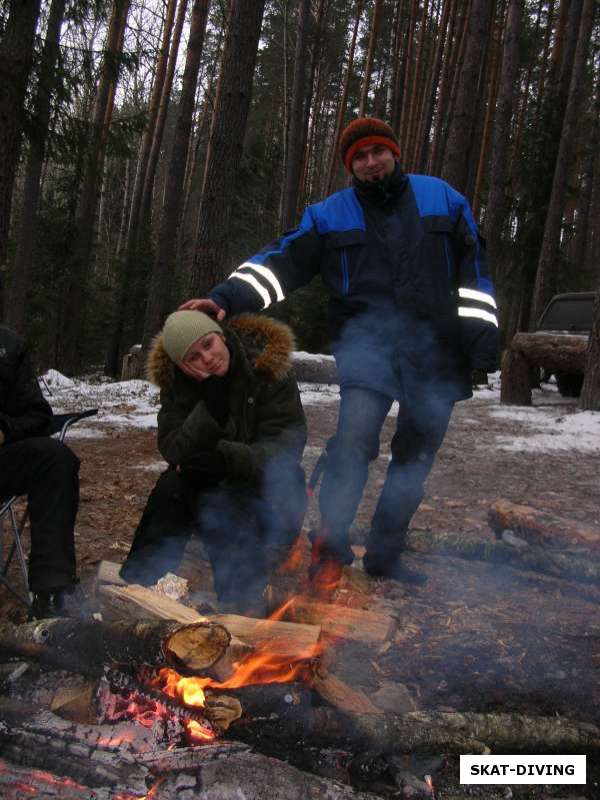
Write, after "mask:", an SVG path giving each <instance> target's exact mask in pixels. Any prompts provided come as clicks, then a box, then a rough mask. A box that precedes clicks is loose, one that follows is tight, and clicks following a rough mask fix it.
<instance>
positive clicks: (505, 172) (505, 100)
mask: <svg viewBox="0 0 600 800" xmlns="http://www.w3.org/2000/svg"><path fill="white" fill-rule="evenodd" d="M523 6H524V0H510V5H509V8H508V16H507V22H506V31H505V38H504V52H503V55H502V70H501V74H500V90H499V94H498V102H497V105H496V115H495V118H494V131H493V134H492V164H491V169H490V190H489V194H488V203H487V206H486V212H485V234H486V239H487V249H488V253H489V259H490V265H491V270H492V275H494V276H498V272H497V270H498V266H499V265H500V264H502V263H503V259H502V252H501V242H502V232H503V230H504V228H505V225H506V216H507V199H508V198H507V188H508V181H509V177H510V175H509V163H508V153H509V147H510V130H511V120H512V118H513V114H514V110H515V92H516V90H517V77H518V74H519V39H520V36H521V26H522V21H523ZM496 280H497V282H498V283H501V280H498V277H497V278H496Z"/></svg>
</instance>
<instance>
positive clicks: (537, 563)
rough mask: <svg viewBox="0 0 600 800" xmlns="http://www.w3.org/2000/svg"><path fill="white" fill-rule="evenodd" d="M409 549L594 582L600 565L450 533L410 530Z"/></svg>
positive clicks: (599, 576) (565, 554)
mask: <svg viewBox="0 0 600 800" xmlns="http://www.w3.org/2000/svg"><path fill="white" fill-rule="evenodd" d="M408 546H409V548H410V549H411V550H415V551H416V552H419V553H438V554H447V555H452V556H458V557H459V558H467V559H475V560H479V561H492V562H497V563H501V564H508V565H509V566H512V567H516V568H517V569H524V570H532V571H534V572H544V573H546V574H548V575H553V576H554V577H555V578H564V579H565V580H577V581H585V582H589V583H597V582H599V581H600V564H594V563H593V562H591V561H590V560H589V558H584V557H581V556H580V557H578V556H576V555H573V554H572V553H569V552H560V551H550V550H546V549H542V548H540V547H532V546H525V547H516V546H515V545H514V544H509V543H508V542H505V541H495V542H494V541H490V540H489V539H482V538H474V537H473V536H468V535H467V536H464V535H461V534H452V533H433V532H432V531H411V532H410V533H409V535H408Z"/></svg>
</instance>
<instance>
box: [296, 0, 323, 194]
mask: <svg viewBox="0 0 600 800" xmlns="http://www.w3.org/2000/svg"><path fill="white" fill-rule="evenodd" d="M324 15H325V0H319V4H318V6H317V14H316V20H315V31H314V41H313V48H312V55H311V59H310V71H309V75H308V81H307V84H306V96H305V98H304V115H303V118H302V145H301V147H300V150H301V152H302V172H301V179H300V186H301V194H302V197H301V198H300V200H301V203H300V205H304V204H305V202H306V196H307V193H306V178H307V173H308V147H307V145H308V129H309V125H310V111H311V106H312V102H313V96H314V91H315V76H316V74H317V66H318V63H319V58H320V55H321V45H322V38H323V17H324Z"/></svg>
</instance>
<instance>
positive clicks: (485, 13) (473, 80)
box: [442, 0, 493, 192]
mask: <svg viewBox="0 0 600 800" xmlns="http://www.w3.org/2000/svg"><path fill="white" fill-rule="evenodd" d="M492 6H493V0H473V7H472V9H471V14H470V15H469V21H468V31H467V42H466V50H465V60H464V63H463V66H462V70H461V73H460V79H459V82H458V87H457V94H456V102H455V105H454V109H453V113H452V119H451V121H450V125H449V130H448V141H447V143H446V147H445V149H444V161H443V165H442V176H443V178H444V179H445V180H447V181H448V183H450V184H451V185H452V186H453V187H454V188H455V189H457V190H458V191H459V192H464V191H465V189H466V186H467V180H468V175H469V160H470V159H471V158H473V153H472V152H471V148H470V147H469V142H471V140H472V134H473V129H474V125H475V119H476V115H477V111H478V109H477V108H476V105H475V104H474V103H473V97H476V96H477V86H478V82H479V74H480V70H481V64H482V63H483V57H484V47H485V44H486V42H487V41H488V34H489V28H490V20H491V14H492Z"/></svg>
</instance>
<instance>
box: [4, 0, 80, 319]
mask: <svg viewBox="0 0 600 800" xmlns="http://www.w3.org/2000/svg"><path fill="white" fill-rule="evenodd" d="M65 3H66V0H52V5H51V6H50V12H49V14H48V26H47V29H46V39H45V42H44V49H43V52H42V58H41V64H40V77H39V82H38V87H37V93H36V98H35V101H34V111H33V119H32V123H31V133H30V143H29V148H30V149H29V158H28V160H27V167H26V170H25V181H24V189H23V204H22V207H21V214H20V219H19V228H18V231H17V235H16V239H17V250H16V254H15V262H14V264H13V268H12V270H11V273H12V281H11V286H10V292H9V293H8V295H7V299H8V302H7V303H6V307H5V314H4V318H5V320H6V324H7V325H9V326H10V327H11V328H14V329H15V330H17V331H23V329H24V326H25V322H26V302H25V301H26V294H27V288H28V286H29V282H30V274H31V266H32V260H33V245H34V242H35V236H36V231H37V224H36V222H37V210H38V203H39V198H40V191H41V177H42V167H43V163H44V152H45V149H46V139H47V136H48V127H49V120H50V102H51V99H52V95H53V93H54V89H55V84H56V66H57V60H58V56H59V40H60V29H61V26H62V21H63V17H64V13H65Z"/></svg>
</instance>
